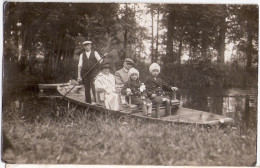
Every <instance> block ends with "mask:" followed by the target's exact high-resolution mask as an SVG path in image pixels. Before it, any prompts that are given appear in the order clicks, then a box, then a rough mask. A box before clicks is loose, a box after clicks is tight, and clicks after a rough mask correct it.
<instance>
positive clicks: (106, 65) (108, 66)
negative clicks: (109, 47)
mask: <svg viewBox="0 0 260 168" xmlns="http://www.w3.org/2000/svg"><path fill="white" fill-rule="evenodd" d="M105 68H109V69H111V67H110V64H109V63H108V62H104V63H102V64H101V69H105Z"/></svg>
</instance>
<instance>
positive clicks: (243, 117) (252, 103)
mask: <svg viewBox="0 0 260 168" xmlns="http://www.w3.org/2000/svg"><path fill="white" fill-rule="evenodd" d="M178 97H179V99H180V101H181V105H182V106H183V107H187V108H192V109H197V110H202V111H206V112H211V113H215V114H219V115H224V116H227V117H230V118H233V119H234V121H235V123H236V124H239V125H243V126H245V127H247V128H256V126H257V89H247V90H241V89H225V90H224V89H200V90H181V91H180V93H179V96H178Z"/></svg>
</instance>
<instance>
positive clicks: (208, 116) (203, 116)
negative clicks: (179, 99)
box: [57, 85, 233, 125]
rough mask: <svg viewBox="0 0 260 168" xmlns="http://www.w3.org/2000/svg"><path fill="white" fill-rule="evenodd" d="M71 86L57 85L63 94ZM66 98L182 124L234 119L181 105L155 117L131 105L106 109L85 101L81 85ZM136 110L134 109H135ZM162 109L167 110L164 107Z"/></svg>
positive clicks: (99, 108) (227, 122) (148, 118)
mask: <svg viewBox="0 0 260 168" xmlns="http://www.w3.org/2000/svg"><path fill="white" fill-rule="evenodd" d="M70 88H71V87H69V85H59V86H58V87H57V90H58V92H59V93H60V94H61V95H62V96H63V95H65V94H66V93H67V92H68V91H69V90H70ZM64 99H65V100H67V101H69V102H72V103H74V104H77V105H79V106H82V107H86V108H89V109H93V110H106V111H109V112H113V113H119V114H129V115H132V116H134V117H137V118H142V119H147V120H152V121H162V122H169V123H182V124H196V125H219V124H221V125H222V124H225V125H227V124H232V123H233V119H232V118H228V117H225V116H222V115H217V114H213V113H208V112H204V111H200V110H193V109H189V108H183V107H179V108H177V109H175V110H173V111H172V114H171V115H169V116H162V117H160V118H153V117H148V116H144V115H143V114H142V112H140V111H137V110H136V109H131V108H130V107H128V106H127V107H126V106H120V110H118V111H113V110H109V109H106V108H105V107H104V106H102V105H99V104H90V103H86V102H85V95H84V87H79V86H77V88H75V89H73V90H72V91H71V92H70V93H69V94H68V95H66V96H65V97H64ZM133 110H134V111H133ZM162 110H165V109H164V108H163V107H162Z"/></svg>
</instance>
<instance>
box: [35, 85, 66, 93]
mask: <svg viewBox="0 0 260 168" xmlns="http://www.w3.org/2000/svg"><path fill="white" fill-rule="evenodd" d="M68 84H69V83H54V84H38V88H39V90H40V91H41V92H42V91H43V90H56V89H57V87H58V86H59V85H68Z"/></svg>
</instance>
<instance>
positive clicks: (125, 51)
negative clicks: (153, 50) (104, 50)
mask: <svg viewBox="0 0 260 168" xmlns="http://www.w3.org/2000/svg"><path fill="white" fill-rule="evenodd" d="M127 15H128V14H127V3H126V4H125V22H126V23H127ZM126 57H128V55H127V27H126V26H125V33H124V55H123V60H124V59H125V58H126Z"/></svg>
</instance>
